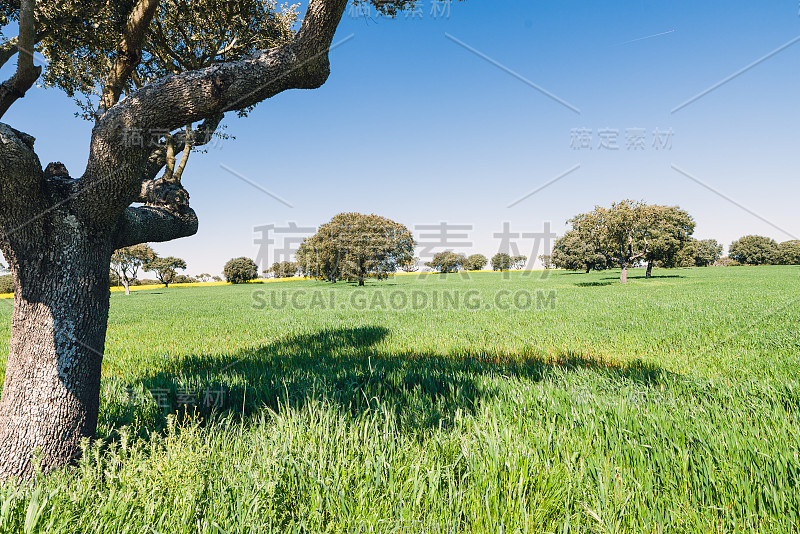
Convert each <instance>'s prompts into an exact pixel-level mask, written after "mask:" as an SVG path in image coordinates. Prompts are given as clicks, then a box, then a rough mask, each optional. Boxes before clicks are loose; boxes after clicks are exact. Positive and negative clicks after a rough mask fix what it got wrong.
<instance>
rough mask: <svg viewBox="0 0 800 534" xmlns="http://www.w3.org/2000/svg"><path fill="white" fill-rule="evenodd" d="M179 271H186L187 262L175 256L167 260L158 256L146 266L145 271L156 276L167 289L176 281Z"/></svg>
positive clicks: (168, 257)
mask: <svg viewBox="0 0 800 534" xmlns="http://www.w3.org/2000/svg"><path fill="white" fill-rule="evenodd" d="M177 269H181V270H183V269H186V262H185V261H184V260H182V259H180V258H176V257H174V256H167V257H165V258H160V257H158V256H156V257H155V258H153V259H152V260H150V261H149V262H147V263H146V264H145V265H144V270H145V271H148V272H152V273H153V274H155V275H156V278H158V280H159V281H160V282H161V283H162V284H164V286H166V287H169V285H170V284H171V283H173V282H174V281H175V277H176V276H177V274H178V273H177Z"/></svg>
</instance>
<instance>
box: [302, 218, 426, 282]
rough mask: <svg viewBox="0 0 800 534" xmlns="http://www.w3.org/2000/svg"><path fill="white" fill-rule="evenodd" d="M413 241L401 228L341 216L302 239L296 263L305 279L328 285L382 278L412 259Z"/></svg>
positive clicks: (383, 221)
mask: <svg viewBox="0 0 800 534" xmlns="http://www.w3.org/2000/svg"><path fill="white" fill-rule="evenodd" d="M414 245H415V243H414V238H413V236H412V235H411V232H410V231H409V230H408V228H406V227H405V226H404V225H402V224H400V223H397V222H395V221H392V220H391V219H387V218H385V217H380V216H378V215H374V214H371V215H364V214H361V213H340V214H339V215H336V216H335V217H334V218H333V219H331V220H330V222H328V223H325V224H323V225H322V226H320V228H319V229H318V230H317V233H316V234H314V235H313V236H311V237H309V238H307V239H305V240H304V241H303V243H301V245H300V248H299V249H298V251H297V255H296V256H297V262H298V264H299V265H300V268H301V269H302V271H303V272H304V273H305V274H306V276H310V277H313V278H320V279H324V280H328V281H330V282H336V281H337V280H348V281H358V285H360V286H363V285H364V282H365V280H366V279H367V278H376V279H384V278H386V277H387V276H388V275H389V273H393V272H396V271H397V269H398V268H399V267H400V266H401V265H405V264H407V262H409V261H411V259H412V258H413V257H414Z"/></svg>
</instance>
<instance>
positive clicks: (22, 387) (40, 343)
mask: <svg viewBox="0 0 800 534" xmlns="http://www.w3.org/2000/svg"><path fill="white" fill-rule="evenodd" d="M70 217H71V216H70V215H67V216H66V217H64V218H61V217H59V216H58V215H56V216H55V217H53V218H52V219H51V220H53V221H57V220H59V219H61V221H62V222H64V224H62V225H61V226H60V227H59V226H57V227H55V228H52V232H53V234H51V236H50V239H49V243H47V245H45V244H42V243H36V244H34V243H30V244H27V245H19V244H18V246H17V247H14V248H13V249H12V250H11V251H10V255H11V256H12V257H11V259H10V263H11V266H12V271H13V273H14V277H15V282H16V286H17V287H16V291H15V293H14V312H13V317H12V323H11V338H10V342H9V346H10V350H9V356H8V364H7V366H6V375H5V382H4V385H3V392H2V399H1V400H0V480H2V479H6V478H8V477H17V478H19V479H22V480H24V479H29V478H30V477H31V476H32V475H33V473H34V471H35V469H36V468H37V467H38V468H40V469H41V470H43V471H45V472H46V471H49V470H50V469H53V468H55V467H59V466H64V465H67V464H68V463H70V462H71V461H73V460H74V459H76V458H77V457H78V456H79V454H80V450H81V449H80V440H81V438H83V437H91V436H92V435H93V434H94V431H95V429H96V426H97V415H98V408H99V398H100V396H99V394H100V367H101V363H102V360H103V347H104V344H105V336H106V322H107V319H108V306H109V286H108V270H109V262H110V257H111V253H112V248H113V247H112V246H111V244H110V239H107V238H97V237H90V236H86V235H84V234H82V232H80V230H78V231H76V229H75V226H76V225H74V217H72V218H70ZM34 458H36V460H34Z"/></svg>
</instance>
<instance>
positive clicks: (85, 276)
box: [0, 0, 413, 479]
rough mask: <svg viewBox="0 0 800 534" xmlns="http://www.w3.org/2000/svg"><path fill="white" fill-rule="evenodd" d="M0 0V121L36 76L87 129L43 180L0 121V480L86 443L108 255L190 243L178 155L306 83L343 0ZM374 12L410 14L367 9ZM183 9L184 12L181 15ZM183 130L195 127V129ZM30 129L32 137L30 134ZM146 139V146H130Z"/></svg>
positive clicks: (321, 63)
mask: <svg viewBox="0 0 800 534" xmlns="http://www.w3.org/2000/svg"><path fill="white" fill-rule="evenodd" d="M198 3H199V4H202V5H203V8H202V9H196V8H195V7H194V6H193V5H189V4H187V3H185V2H179V1H178V0H163V1H160V0H126V1H122V2H106V1H100V0H80V1H79V0H58V1H56V0H41V1H36V0H19V1H13V0H3V1H0V23H2V24H14V25H15V26H16V25H18V27H19V32H18V35H17V36H15V37H12V38H10V39H7V40H6V41H5V42H4V43H2V45H0V66H2V65H3V64H5V63H7V62H9V61H10V60H11V59H12V58H14V57H15V56H16V60H17V65H16V70H15V71H14V74H13V75H12V76H11V78H10V79H9V80H7V81H6V82H4V83H3V84H2V85H0V117H2V115H3V114H4V113H5V112H6V110H8V109H9V107H10V106H11V105H14V104H15V103H17V102H18V101H19V99H20V98H21V97H23V96H25V94H26V92H27V91H28V90H30V89H31V87H32V86H33V84H34V83H35V82H36V81H37V79H39V77H40V76H41V75H42V72H41V68H40V67H39V66H37V65H35V63H34V60H33V52H34V51H37V52H39V53H41V54H43V55H44V56H45V58H46V59H47V60H48V68H47V70H46V72H45V73H44V77H43V79H42V83H43V84H44V85H49V86H53V87H58V88H60V89H63V90H64V91H65V92H66V93H67V94H68V95H69V96H72V97H75V98H77V99H78V100H80V102H81V104H82V107H81V109H82V112H83V115H84V116H85V117H87V118H88V119H89V120H91V121H92V122H93V129H92V132H91V138H90V139H89V140H88V153H89V157H88V161H87V163H86V167H85V170H84V171H83V173H82V174H81V175H80V176H71V175H70V174H69V172H68V171H67V169H66V168H64V166H63V165H58V164H55V163H53V164H49V165H47V166H45V168H44V169H43V167H42V164H41V163H40V161H39V158H38V156H37V154H36V152H35V150H34V143H35V139H34V137H33V136H32V135H30V134H29V133H24V132H21V131H19V130H16V129H14V128H13V127H11V126H9V125H6V124H0V250H2V252H3V255H4V257H5V259H6V260H7V261H8V263H9V267H10V269H11V272H12V275H13V277H14V281H15V285H16V290H15V299H14V311H13V318H12V323H11V325H12V326H11V335H10V340H9V357H8V363H7V366H6V373H5V382H4V385H3V391H2V398H0V479H5V478H8V477H11V476H15V477H19V478H21V479H28V478H30V477H31V476H32V475H33V470H34V463H33V458H34V453H35V452H36V454H37V455H38V459H37V462H38V465H39V466H40V468H41V469H42V470H43V471H49V470H51V469H53V468H56V467H59V466H63V465H66V464H68V463H69V462H71V461H73V460H75V459H76V458H77V457H78V456H79V455H80V451H81V448H80V442H81V439H82V438H84V437H88V436H92V435H93V434H94V431H95V428H96V425H97V418H98V410H99V392H100V369H101V364H102V359H103V350H104V346H105V337H106V328H107V320H108V308H109V291H108V273H109V267H110V260H111V255H112V254H113V252H114V251H115V250H118V249H120V248H124V247H129V246H132V245H136V244H139V243H146V242H151V243H152V242H162V241H169V240H172V239H177V238H180V237H186V236H190V235H193V234H195V233H196V231H197V225H198V220H197V216H196V214H195V213H194V211H193V210H192V209H191V207H190V206H189V195H188V192H187V190H186V189H185V186H184V183H183V182H182V181H181V173H182V171H183V167H182V164H183V165H185V160H186V157H187V156H188V153H189V152H190V151H191V150H192V149H193V148H196V147H198V146H202V145H203V143H206V142H208V140H209V139H211V135H212V134H213V132H215V131H217V127H218V125H219V124H220V121H221V120H222V118H223V117H224V115H225V114H226V113H231V112H232V113H246V112H247V111H248V110H250V109H251V108H252V107H253V106H254V105H256V104H257V103H259V102H261V101H263V100H265V99H267V98H270V97H272V96H274V95H277V94H279V93H281V92H283V91H286V90H289V89H313V88H317V87H320V86H321V85H322V84H323V83H324V82H325V80H326V79H327V77H328V75H329V72H330V64H329V60H328V52H329V50H330V48H331V44H332V40H333V37H334V34H335V32H336V28H337V26H338V24H339V22H340V20H341V17H342V14H343V13H344V10H345V8H346V6H347V0H310V2H309V5H308V8H307V10H306V13H305V17H304V19H303V22H302V25H301V26H300V28H299V30H298V31H296V32H295V31H293V22H294V21H293V18H292V13H291V10H290V11H289V12H286V11H285V10H280V9H279V8H277V7H276V5H275V3H274V2H262V1H256V0H226V1H225V2H222V1H219V0H201V1H200V2H198ZM371 3H372V4H373V5H375V6H376V7H377V8H378V9H379V10H381V11H382V12H385V13H390V14H391V13H392V12H396V11H397V10H398V9H403V8H405V7H408V6H409V5H412V4H413V3H412V2H410V1H407V0H393V1H392V0H390V1H385V0H372V2H371ZM192 4H194V3H192ZM198 123H199V126H196V125H197V124H198ZM44 127H46V126H44ZM142 137H144V138H148V137H149V138H151V139H152V138H155V137H157V138H158V141H159V142H158V143H157V146H153V145H152V144H151V143H149V142H142V141H144V139H142Z"/></svg>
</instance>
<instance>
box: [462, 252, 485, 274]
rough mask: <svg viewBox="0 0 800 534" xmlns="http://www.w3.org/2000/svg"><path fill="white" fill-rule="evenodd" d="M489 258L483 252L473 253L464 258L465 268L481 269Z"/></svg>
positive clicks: (468, 269)
mask: <svg viewBox="0 0 800 534" xmlns="http://www.w3.org/2000/svg"><path fill="white" fill-rule="evenodd" d="M487 263H489V260H488V259H487V258H486V256H484V255H483V254H471V255H470V256H468V257H467V259H465V260H464V269H466V270H467V271H480V270H481V269H483V268H484V267H486V264H487Z"/></svg>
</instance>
